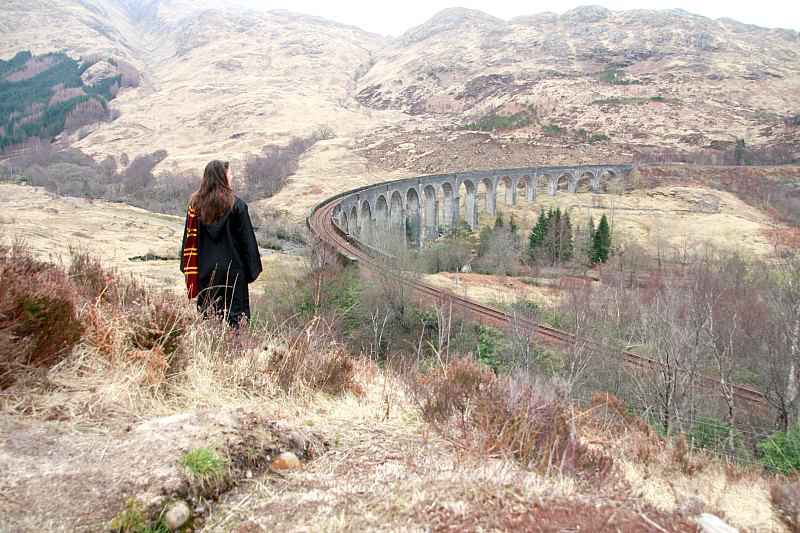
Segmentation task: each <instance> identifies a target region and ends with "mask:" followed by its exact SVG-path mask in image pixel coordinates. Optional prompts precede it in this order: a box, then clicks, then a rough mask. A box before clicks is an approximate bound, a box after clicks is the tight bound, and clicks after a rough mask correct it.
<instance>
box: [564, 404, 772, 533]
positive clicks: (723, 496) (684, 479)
mask: <svg viewBox="0 0 800 533" xmlns="http://www.w3.org/2000/svg"><path fill="white" fill-rule="evenodd" d="M602 396H603V397H602V398H601V397H600V396H597V397H595V399H594V401H593V402H592V406H591V407H590V408H589V409H588V410H586V411H585V412H584V414H583V416H582V417H581V420H580V422H579V423H578V428H579V429H578V433H579V436H580V438H581V439H582V441H583V442H586V443H588V444H589V446H590V447H592V448H596V449H601V450H603V451H604V452H605V453H608V454H610V455H611V456H612V457H613V458H614V461H615V464H616V465H618V467H619V469H620V472H621V474H622V478H623V479H624V482H625V483H626V484H627V485H628V487H629V490H630V491H631V493H633V494H637V495H638V497H639V498H641V500H642V501H644V502H646V503H648V504H650V505H652V506H653V507H655V508H657V509H661V510H664V511H672V510H676V509H681V508H685V507H686V506H687V504H688V503H689V502H690V501H691V500H692V499H695V500H697V501H698V502H700V504H701V505H702V508H703V510H704V511H705V512H710V513H714V514H718V515H719V516H722V517H723V518H724V519H725V520H727V521H728V522H729V523H730V524H732V525H734V526H736V527H740V528H746V529H747V530H750V531H782V530H783V528H782V526H781V524H780V522H779V519H778V514H777V513H776V512H773V510H772V509H771V508H770V487H769V484H770V482H769V479H767V478H766V477H765V475H764V474H763V473H762V472H761V470H760V469H759V468H758V467H756V466H753V467H749V466H746V465H737V464H729V463H726V462H725V461H723V460H720V459H719V458H715V457H712V456H709V455H707V454H704V453H702V452H692V451H690V450H688V449H687V447H686V442H685V439H682V438H680V437H679V438H677V439H674V440H673V441H669V442H667V441H664V440H663V439H662V438H661V437H659V436H658V435H657V434H655V432H654V431H653V430H652V429H651V428H650V427H649V426H647V424H645V423H644V422H643V421H642V420H641V419H639V418H638V417H635V416H632V415H628V414H626V412H625V411H624V408H623V407H624V406H622V404H621V403H620V402H619V401H618V400H617V399H616V398H615V397H614V396H608V397H607V396H606V395H602Z"/></svg>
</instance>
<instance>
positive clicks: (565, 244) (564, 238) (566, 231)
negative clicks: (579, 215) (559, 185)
mask: <svg viewBox="0 0 800 533" xmlns="http://www.w3.org/2000/svg"><path fill="white" fill-rule="evenodd" d="M561 220H562V223H561V231H560V235H559V257H558V259H559V261H561V262H562V263H564V262H566V261H569V260H570V259H572V254H573V252H574V243H573V241H572V221H571V220H570V218H569V213H568V212H566V211H565V212H564V216H563V217H562V219H561Z"/></svg>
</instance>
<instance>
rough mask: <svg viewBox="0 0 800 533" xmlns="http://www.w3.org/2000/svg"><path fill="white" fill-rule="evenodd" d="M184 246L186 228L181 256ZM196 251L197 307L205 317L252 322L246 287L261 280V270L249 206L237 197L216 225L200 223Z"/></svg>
mask: <svg viewBox="0 0 800 533" xmlns="http://www.w3.org/2000/svg"><path fill="white" fill-rule="evenodd" d="M187 223H188V218H187ZM185 246H186V229H185V228H184V231H183V244H182V245H181V254H180V257H183V248H184V247H185ZM197 252H198V253H197V263H198V265H197V266H198V284H199V286H200V294H199V295H198V297H197V306H198V308H199V309H200V310H201V311H202V312H203V313H204V314H206V315H212V314H213V315H220V316H224V317H226V318H227V319H228V322H230V323H231V324H234V325H235V324H238V323H239V322H240V321H241V320H242V319H243V318H247V319H249V318H250V295H249V293H248V290H247V285H248V284H250V283H252V282H254V281H255V280H256V279H257V278H258V276H259V274H261V270H262V267H261V255H260V254H259V251H258V244H257V243H256V236H255V233H254V232H253V224H252V222H250V214H249V213H248V210H247V204H246V203H244V202H243V201H242V200H241V199H240V198H238V197H237V198H236V200H235V202H234V204H233V207H232V208H231V209H230V210H229V211H228V212H227V213H225V214H224V215H222V217H220V219H219V220H217V221H216V222H214V223H213V224H208V225H206V224H203V222H202V221H200V222H199V223H198V231H197ZM181 271H183V264H182V263H181Z"/></svg>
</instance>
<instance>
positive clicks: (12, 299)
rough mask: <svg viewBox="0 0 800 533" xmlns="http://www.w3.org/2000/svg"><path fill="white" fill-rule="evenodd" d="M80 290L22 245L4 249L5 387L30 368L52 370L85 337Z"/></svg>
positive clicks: (0, 260)
mask: <svg viewBox="0 0 800 533" xmlns="http://www.w3.org/2000/svg"><path fill="white" fill-rule="evenodd" d="M83 329H84V327H83V324H82V323H81V322H80V320H79V318H78V310H77V292H76V291H75V288H74V287H73V286H72V285H71V284H70V283H69V280H68V278H67V276H66V275H65V274H64V272H63V271H61V270H60V269H58V268H55V267H53V266H51V265H47V264H44V263H41V262H39V261H36V260H34V259H33V258H31V257H30V255H29V254H28V253H27V251H26V250H25V249H24V247H23V246H22V245H21V244H15V245H13V246H11V247H2V246H0V349H1V350H0V388H5V387H8V386H10V385H12V384H13V383H14V382H15V381H16V379H17V377H18V376H19V374H20V373H22V372H24V371H25V370H26V369H48V368H50V367H52V366H53V365H55V364H56V363H58V362H59V361H60V360H61V358H62V357H64V356H65V355H66V354H67V353H68V352H69V351H70V350H71V349H72V347H73V346H75V344H76V343H77V342H78V340H79V339H80V337H81V334H82V333H83Z"/></svg>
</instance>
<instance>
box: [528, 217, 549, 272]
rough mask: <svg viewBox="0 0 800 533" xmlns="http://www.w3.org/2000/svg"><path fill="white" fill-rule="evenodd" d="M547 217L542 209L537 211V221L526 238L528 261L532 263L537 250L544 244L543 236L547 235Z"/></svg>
mask: <svg viewBox="0 0 800 533" xmlns="http://www.w3.org/2000/svg"><path fill="white" fill-rule="evenodd" d="M547 222H548V217H547V215H545V213H544V208H542V209H541V210H540V211H539V219H538V220H537V221H536V224H535V225H534V226H533V229H532V230H531V233H530V235H529V236H528V259H529V260H531V261H533V260H534V259H536V253H537V250H538V249H539V248H540V247H541V246H542V244H543V243H544V238H545V235H546V234H547Z"/></svg>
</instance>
